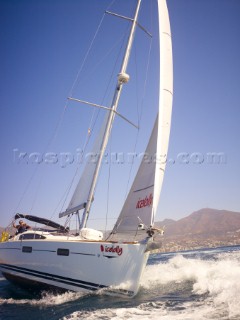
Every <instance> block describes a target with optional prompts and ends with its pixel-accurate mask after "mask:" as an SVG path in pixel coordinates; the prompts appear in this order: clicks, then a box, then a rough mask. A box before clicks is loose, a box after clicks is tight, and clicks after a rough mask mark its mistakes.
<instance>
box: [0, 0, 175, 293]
mask: <svg viewBox="0 0 240 320" xmlns="http://www.w3.org/2000/svg"><path fill="white" fill-rule="evenodd" d="M156 2H157V5H158V21H159V32H158V34H159V41H160V42H159V43H160V46H159V48H160V49H159V51H160V52H159V57H160V58H159V59H160V63H159V65H160V70H159V83H160V85H159V103H158V104H159V105H158V108H157V109H158V112H157V114H156V120H155V123H154V125H153V128H152V132H151V135H150V138H149V141H148V144H147V146H146V151H145V153H146V154H147V155H148V161H146V158H143V159H142V162H141V163H140V166H139V168H138V170H137V173H136V176H135V179H134V180H133V183H132V186H131V188H130V190H129V193H128V195H127V197H126V200H125V202H124V203H123V206H122V209H121V211H120V214H119V217H118V219H117V221H116V223H115V225H114V227H113V230H112V231H111V232H110V233H109V234H108V235H107V236H104V235H103V233H102V232H101V231H99V230H95V229H91V228H88V226H87V223H88V217H89V215H90V214H91V208H92V203H93V201H94V198H96V197H97V191H96V184H97V181H98V177H99V172H100V168H101V165H102V161H103V157H104V152H105V150H106V147H107V144H108V141H109V137H110V134H111V130H112V127H113V125H114V119H115V117H118V116H120V117H121V114H120V113H119V112H118V104H119V100H120V97H121V93H122V90H123V87H124V86H126V85H127V83H128V81H129V74H128V73H127V69H128V62H129V56H130V53H131V48H132V45H133V41H134V35H135V31H136V28H139V27H141V28H142V29H143V27H142V26H140V24H139V22H138V16H139V11H140V7H141V0H136V8H135V13H134V16H133V18H132V17H131V18H128V17H123V16H121V18H123V19H127V20H128V21H129V23H131V28H130V33H129V36H128V41H127V45H126V48H125V54H124V56H123V58H122V64H121V68H120V71H119V73H118V75H117V81H116V87H115V91H114V93H113V98H112V104H111V106H110V107H103V106H101V105H97V104H93V103H90V102H87V101H83V100H78V101H79V102H81V103H83V104H88V105H92V106H93V107H98V108H104V109H105V112H106V117H105V119H104V122H103V125H102V127H101V128H100V132H99V134H98V136H97V139H96V142H95V144H94V146H93V148H94V150H95V151H96V150H97V151H98V158H97V161H96V163H95V164H94V165H91V166H89V165H87V164H86V167H85V170H84V171H83V173H82V176H81V178H80V180H79V183H78V184H77V186H76V189H75V191H74V192H73V195H72V198H71V200H70V203H69V205H68V207H67V209H66V210H65V211H63V212H60V213H59V217H60V218H63V217H72V216H77V217H78V218H79V219H78V221H79V227H78V230H77V232H76V230H75V232H71V230H69V228H67V227H66V226H64V225H60V224H58V223H55V222H53V221H51V220H47V219H45V218H40V217H36V216H32V215H25V214H21V213H17V214H15V219H16V220H17V219H22V218H24V219H27V220H29V221H32V222H36V223H39V224H43V225H45V226H46V227H45V228H39V229H36V228H34V229H28V230H26V231H24V232H22V233H19V234H16V235H14V236H12V237H9V238H8V237H7V236H6V233H5V234H4V237H2V241H1V243H0V270H1V272H2V274H3V275H4V277H6V279H8V280H10V281H13V282H15V283H19V284H24V285H25V286H27V287H31V288H33V287H34V286H36V287H37V288H52V289H59V290H71V291H83V292H92V291H97V290H104V292H106V293H107V294H114V295H124V296H129V297H133V296H135V295H136V294H137V292H138V289H139V283H140V279H141V276H142V273H143V271H144V268H145V266H146V263H147V260H148V256H149V253H150V251H151V248H152V244H153V242H154V237H155V235H156V234H157V233H161V232H162V230H158V229H157V228H155V227H154V217H155V214H156V211H157V206H158V202H159V196H160V191H161V187H162V182H163V177H164V171H165V166H166V156H167V150H168V142H169V135H170V124H171V113H172V95H173V67H172V42H171V31H170V23H169V16H168V9H167V4H166V0H156ZM108 14H112V15H117V14H115V13H111V12H108ZM118 16H120V15H118ZM70 99H72V100H77V99H74V98H70ZM160 159H161V160H160ZM162 159H164V161H163V160H162Z"/></svg>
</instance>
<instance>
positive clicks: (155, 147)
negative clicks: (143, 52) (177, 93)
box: [113, 0, 173, 233]
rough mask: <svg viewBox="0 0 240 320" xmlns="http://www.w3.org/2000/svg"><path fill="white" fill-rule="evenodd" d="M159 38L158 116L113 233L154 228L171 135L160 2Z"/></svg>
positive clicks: (169, 70) (166, 30)
mask: <svg viewBox="0 0 240 320" xmlns="http://www.w3.org/2000/svg"><path fill="white" fill-rule="evenodd" d="M158 17H159V37H160V90H159V112H158V115H157V118H156V121H155V124H154V128H153V131H152V134H151V137H150V140H149V143H148V146H147V148H146V152H145V154H146V157H144V158H143V159H142V162H141V165H140V167H139V169H138V172H137V175H136V177H135V180H134V182H133V185H132V187H131V189H130V191H129V194H128V197H127V199H126V201H125V204H124V206H123V208H122V211H121V213H120V215H119V218H118V220H117V223H116V225H115V227H114V230H113V233H136V232H137V230H138V225H139V224H143V225H145V226H147V227H149V226H152V225H153V222H154V215H155V213H156V210H157V206H158V202H159V196H160V192H161V187H162V182H163V177H164V171H165V166H166V160H167V150H168V142H169V135H170V125H171V114H172V91H173V65H172V41H171V31H170V23H169V16H168V9H167V5H166V0H158Z"/></svg>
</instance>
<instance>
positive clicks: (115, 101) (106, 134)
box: [80, 0, 141, 228]
mask: <svg viewBox="0 0 240 320" xmlns="http://www.w3.org/2000/svg"><path fill="white" fill-rule="evenodd" d="M140 4H141V0H137V6H136V10H135V15H134V18H133V19H132V27H131V31H130V34H129V37H128V42H127V46H126V49H125V55H124V57H123V61H122V66H121V69H120V72H119V74H118V79H117V84H116V88H115V92H114V95H113V100H112V104H111V110H110V111H109V115H108V120H107V124H106V128H105V132H104V136H103V140H102V144H101V148H100V152H99V157H98V160H97V164H96V168H95V172H94V176H93V180H92V184H91V188H90V191H89V196H88V200H87V203H86V206H85V210H84V212H83V218H82V223H81V226H80V228H84V227H85V226H86V223H87V219H88V216H89V212H90V209H91V204H92V201H93V196H94V192H95V187H96V184H97V179H98V176H99V171H100V167H101V163H102V159H103V155H104V152H105V150H106V147H107V144H108V140H109V136H110V133H111V129H112V125H113V121H114V118H115V112H116V110H117V107H118V103H119V99H120V96H121V92H122V87H123V84H125V83H127V82H128V81H129V75H128V74H127V73H126V70H127V66H128V62H129V57H130V52H131V48H132V44H133V39H134V33H135V30H136V26H137V19H138V14H139V9H140Z"/></svg>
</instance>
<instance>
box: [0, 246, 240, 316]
mask: <svg viewBox="0 0 240 320" xmlns="http://www.w3.org/2000/svg"><path fill="white" fill-rule="evenodd" d="M239 278H240V251H239V250H238V251H234V252H219V251H217V250H215V251H212V252H211V253H209V252H208V251H206V252H204V251H202V252H200V253H199V252H196V251H195V252H194V253H185V254H168V255H163V254H158V255H154V256H151V258H150V261H149V264H148V265H147V267H146V269H145V271H144V274H143V277H142V281H141V287H140V291H139V294H138V295H137V296H136V297H135V298H133V299H127V300H126V299H125V300H124V299H123V298H122V299H121V298H113V297H109V296H107V297H106V296H105V295H104V292H99V293H94V294H91V295H89V294H84V293H74V292H66V293H64V294H57V295H56V294H51V293H44V294H42V296H41V297H40V298H39V299H35V298H33V299H21V298H20V299H13V298H9V299H0V304H8V305H11V304H15V305H19V304H20V305H21V304H22V305H24V304H25V305H31V306H40V307H48V306H50V307H51V306H58V305H63V304H65V303H70V304H69V306H70V308H71V312H69V311H70V310H69V309H68V310H69V311H67V310H66V309H65V307H64V310H65V312H63V313H62V314H61V316H60V317H59V318H58V319H60V318H61V319H62V320H67V319H68V320H75V319H83V320H84V319H88V320H96V319H114V320H122V319H131V320H134V319H137V320H145V319H150V318H151V319H152V320H155V319H156V320H157V319H159V318H161V319H162V320H173V319H174V320H192V319H194V320H205V319H206V320H207V319H208V320H210V319H211V320H212V319H221V320H239V319H240V304H239V292H240V282H239V281H238V279H239ZM79 305H81V310H80V309H79ZM61 310H63V309H62V308H61Z"/></svg>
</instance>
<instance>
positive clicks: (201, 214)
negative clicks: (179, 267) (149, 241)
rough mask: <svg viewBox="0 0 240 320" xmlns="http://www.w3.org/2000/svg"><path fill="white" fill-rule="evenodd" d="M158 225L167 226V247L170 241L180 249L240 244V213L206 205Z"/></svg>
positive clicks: (157, 223)
mask: <svg viewBox="0 0 240 320" xmlns="http://www.w3.org/2000/svg"><path fill="white" fill-rule="evenodd" d="M156 225H157V226H159V227H163V226H164V225H165V235H164V243H165V246H166V247H168V249H169V246H170V243H171V244H172V246H173V247H176V246H177V247H178V249H179V247H184V249H190V248H196V247H213V246H219V245H235V244H240V212H233V211H228V210H217V209H210V208H204V209H201V210H198V211H195V212H193V213H192V214H190V215H189V216H187V217H185V218H182V219H180V220H178V221H174V220H164V221H161V222H156ZM165 249H166V248H165Z"/></svg>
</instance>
